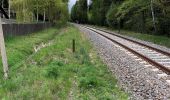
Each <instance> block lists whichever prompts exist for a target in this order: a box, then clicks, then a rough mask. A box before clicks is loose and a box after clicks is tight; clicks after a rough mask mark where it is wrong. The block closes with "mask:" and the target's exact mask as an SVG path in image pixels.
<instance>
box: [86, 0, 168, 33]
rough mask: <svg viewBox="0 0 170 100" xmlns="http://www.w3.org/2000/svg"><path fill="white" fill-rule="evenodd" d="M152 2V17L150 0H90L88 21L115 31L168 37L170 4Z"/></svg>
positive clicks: (157, 1) (161, 0)
mask: <svg viewBox="0 0 170 100" xmlns="http://www.w3.org/2000/svg"><path fill="white" fill-rule="evenodd" d="M153 1H154V2H153V13H154V15H152V10H151V4H152V3H151V0H92V4H91V5H90V6H89V11H88V21H89V23H90V24H95V25H105V26H107V25H109V26H110V27H112V28H115V29H116V28H117V29H118V28H121V29H128V30H133V31H137V32H141V33H155V32H156V34H160V35H170V20H169V19H170V3H169V2H168V1H165V0H153ZM153 17H155V20H153ZM154 23H155V24H156V27H155V26H154ZM155 28H156V29H155Z"/></svg>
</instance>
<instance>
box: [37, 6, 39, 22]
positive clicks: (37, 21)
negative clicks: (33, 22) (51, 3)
mask: <svg viewBox="0 0 170 100" xmlns="http://www.w3.org/2000/svg"><path fill="white" fill-rule="evenodd" d="M38 17H39V16H38V5H37V22H38Z"/></svg>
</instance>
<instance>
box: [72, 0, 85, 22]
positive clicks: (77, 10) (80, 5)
mask: <svg viewBox="0 0 170 100" xmlns="http://www.w3.org/2000/svg"><path fill="white" fill-rule="evenodd" d="M87 9H88V7H87V0H79V1H77V2H76V4H75V5H74V6H73V8H72V10H71V19H72V21H74V22H77V21H78V22H80V23H87V21H88V17H87Z"/></svg>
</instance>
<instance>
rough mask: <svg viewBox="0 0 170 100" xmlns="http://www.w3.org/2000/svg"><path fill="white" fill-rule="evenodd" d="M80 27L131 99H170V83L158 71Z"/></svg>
mask: <svg viewBox="0 0 170 100" xmlns="http://www.w3.org/2000/svg"><path fill="white" fill-rule="evenodd" d="M77 27H79V26H77ZM79 29H80V30H81V31H82V32H83V33H85V34H86V36H87V37H88V38H89V40H90V41H91V42H92V44H93V45H94V47H95V48H96V50H97V51H98V54H99V56H100V57H101V58H102V59H103V61H104V62H105V63H106V64H107V65H108V67H109V69H110V70H111V71H112V72H113V74H114V75H115V76H116V77H117V79H118V82H119V85H120V86H121V87H122V88H123V89H124V90H125V91H127V92H128V93H130V99H134V100H148V99H149V100H170V85H169V84H168V83H167V82H166V81H165V80H164V79H163V78H159V77H158V75H157V73H155V72H154V71H151V70H150V68H147V67H144V65H143V64H141V63H140V62H139V61H136V60H135V59H134V58H132V57H131V56H129V55H128V54H127V53H125V51H123V50H120V48H118V47H117V46H116V45H117V44H114V43H112V42H111V41H109V40H107V39H106V38H104V37H102V36H100V35H98V34H96V33H95V32H92V31H89V30H87V29H85V28H82V27H79Z"/></svg>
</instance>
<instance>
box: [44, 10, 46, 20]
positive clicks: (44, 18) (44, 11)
mask: <svg viewBox="0 0 170 100" xmlns="http://www.w3.org/2000/svg"><path fill="white" fill-rule="evenodd" d="M45 14H46V13H45V10H44V22H45V20H46V16H45Z"/></svg>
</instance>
